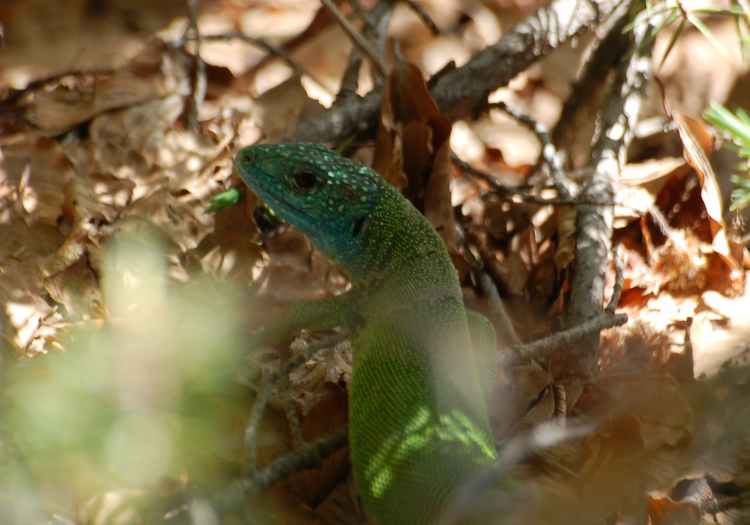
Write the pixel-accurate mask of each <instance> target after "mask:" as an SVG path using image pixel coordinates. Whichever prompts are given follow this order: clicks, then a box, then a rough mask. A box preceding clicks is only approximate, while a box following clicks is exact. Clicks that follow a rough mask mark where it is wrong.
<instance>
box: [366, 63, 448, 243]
mask: <svg viewBox="0 0 750 525" xmlns="http://www.w3.org/2000/svg"><path fill="white" fill-rule="evenodd" d="M380 118H381V120H380V125H379V126H378V132H377V142H376V152H375V160H374V163H373V168H374V169H375V170H376V171H377V172H378V173H380V174H381V175H382V176H383V177H384V178H385V179H386V180H387V181H388V182H389V183H391V184H392V185H393V186H395V187H396V188H398V189H400V190H401V191H402V193H403V194H404V196H405V197H406V198H407V199H409V201H411V203H412V204H414V206H416V208H417V209H418V210H420V211H422V212H423V213H424V214H425V216H426V217H427V219H428V220H429V221H430V224H432V226H433V227H434V228H435V229H436V230H437V231H438V233H439V234H440V236H441V237H442V238H443V240H444V241H445V243H446V244H447V245H448V246H449V247H452V248H454V249H455V221H454V218H453V207H452V205H451V198H450V179H451V176H450V134H451V123H450V120H448V119H447V118H446V117H445V116H443V115H442V114H441V113H440V110H439V109H438V107H437V105H436V104H435V102H434V101H433V100H432V98H431V97H430V94H429V92H428V91H427V87H426V86H425V83H424V80H423V78H422V73H421V72H420V71H419V69H418V68H417V67H416V66H414V65H413V64H409V63H407V62H404V61H403V60H398V61H397V62H396V64H395V65H394V67H393V69H392V71H391V74H390V75H389V77H388V81H387V82H386V85H385V89H384V92H383V105H382V110H381V117H380Z"/></svg>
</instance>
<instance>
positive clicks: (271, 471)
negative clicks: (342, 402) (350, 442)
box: [211, 425, 349, 515]
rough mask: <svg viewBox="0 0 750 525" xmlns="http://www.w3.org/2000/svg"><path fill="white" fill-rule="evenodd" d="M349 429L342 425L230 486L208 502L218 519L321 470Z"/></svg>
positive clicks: (344, 440) (343, 443)
mask: <svg viewBox="0 0 750 525" xmlns="http://www.w3.org/2000/svg"><path fill="white" fill-rule="evenodd" d="M348 436H349V427H348V425H344V426H343V427H341V428H340V429H338V430H337V431H336V432H334V433H333V434H329V435H327V436H323V437H321V438H318V439H316V440H314V441H311V442H309V443H305V444H304V445H302V446H300V447H299V448H297V449H295V450H292V451H291V452H289V453H288V454H284V455H283V456H281V457H278V458H276V459H274V460H273V461H271V462H269V463H267V464H266V465H264V466H263V467H262V468H260V469H258V470H257V471H255V472H253V473H252V474H250V475H248V476H244V477H242V478H240V479H237V480H235V481H234V482H232V483H231V484H230V485H229V487H227V488H226V489H224V490H223V491H222V492H221V493H219V494H218V495H216V496H215V497H213V498H211V501H212V502H213V504H214V508H215V509H216V510H217V511H218V513H219V515H224V514H227V513H229V512H231V511H233V510H234V509H236V508H237V507H239V506H241V505H244V504H245V503H247V500H248V498H250V497H253V496H256V495H257V494H259V493H260V492H262V491H264V490H267V489H269V488H271V487H272V486H273V485H275V484H276V483H278V482H279V481H282V480H284V479H286V478H288V477H290V476H292V475H294V474H296V473H298V472H301V471H302V470H305V469H309V468H315V467H320V466H321V463H322V461H323V460H324V459H326V458H328V457H329V456H331V455H332V454H334V453H336V452H338V451H339V450H341V449H342V448H343V447H344V446H345V445H346V442H347V439H348Z"/></svg>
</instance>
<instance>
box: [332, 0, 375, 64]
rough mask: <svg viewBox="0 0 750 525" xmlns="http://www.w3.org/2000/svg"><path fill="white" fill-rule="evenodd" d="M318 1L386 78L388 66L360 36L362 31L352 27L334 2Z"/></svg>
mask: <svg viewBox="0 0 750 525" xmlns="http://www.w3.org/2000/svg"><path fill="white" fill-rule="evenodd" d="M320 3H322V4H323V7H325V8H326V9H327V10H328V12H329V13H331V16H333V18H334V19H335V20H336V22H338V24H339V25H340V26H341V29H343V30H344V33H345V34H346V35H347V36H348V37H349V40H351V41H352V44H354V46H355V47H357V48H358V49H359V50H360V51H362V54H363V55H364V56H365V57H366V58H367V60H368V61H369V62H370V65H371V66H372V67H373V69H374V70H375V71H376V72H377V73H378V74H379V75H380V76H381V77H382V78H387V77H388V68H386V67H385V62H383V59H382V57H381V56H380V55H379V54H378V52H377V51H375V50H374V49H373V48H372V46H371V45H370V43H369V42H368V41H367V40H365V38H364V37H363V36H362V33H360V32H359V30H357V28H356V27H354V26H353V25H352V24H351V23H350V22H349V21H348V20H347V19H346V17H344V15H342V14H341V11H339V9H338V8H337V7H336V4H334V3H333V2H332V1H331V0H320Z"/></svg>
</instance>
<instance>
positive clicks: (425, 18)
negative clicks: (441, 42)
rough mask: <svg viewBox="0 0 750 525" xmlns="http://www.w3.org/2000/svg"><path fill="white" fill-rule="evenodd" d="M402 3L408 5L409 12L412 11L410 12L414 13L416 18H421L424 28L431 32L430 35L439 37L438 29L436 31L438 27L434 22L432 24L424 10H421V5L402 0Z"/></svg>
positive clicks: (409, 0) (410, 0) (412, 0)
mask: <svg viewBox="0 0 750 525" xmlns="http://www.w3.org/2000/svg"><path fill="white" fill-rule="evenodd" d="M402 1H403V2H404V3H405V4H406V5H408V6H409V7H410V8H411V10H412V11H414V13H416V15H417V16H418V17H419V18H421V19H422V22H424V24H425V25H426V26H427V27H428V28H430V32H431V33H432V34H433V35H435V36H437V35H439V34H440V29H438V26H437V24H435V22H434V21H433V20H432V18H430V15H428V14H427V13H426V12H425V10H424V9H422V6H421V5H419V4H418V3H417V2H415V1H414V0H402Z"/></svg>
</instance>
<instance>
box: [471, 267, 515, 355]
mask: <svg viewBox="0 0 750 525" xmlns="http://www.w3.org/2000/svg"><path fill="white" fill-rule="evenodd" d="M477 281H478V282H479V287H480V288H481V289H482V293H483V294H484V296H485V297H487V304H488V305H489V307H490V310H491V311H492V313H493V314H494V315H493V318H494V320H495V321H496V322H497V326H498V328H499V329H500V334H499V335H500V339H501V340H502V341H506V342H507V343H508V344H509V346H515V345H520V344H521V339H520V338H519V337H518V334H517V333H516V330H515V328H513V323H512V322H511V320H510V317H508V313H507V312H506V311H505V306H504V305H503V301H502V300H501V299H500V294H499V293H498V291H497V286H495V282H494V281H493V280H492V278H491V277H490V276H489V275H487V273H486V272H481V271H480V272H477Z"/></svg>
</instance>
